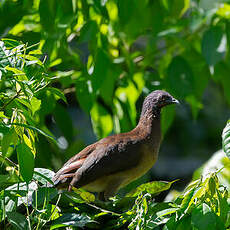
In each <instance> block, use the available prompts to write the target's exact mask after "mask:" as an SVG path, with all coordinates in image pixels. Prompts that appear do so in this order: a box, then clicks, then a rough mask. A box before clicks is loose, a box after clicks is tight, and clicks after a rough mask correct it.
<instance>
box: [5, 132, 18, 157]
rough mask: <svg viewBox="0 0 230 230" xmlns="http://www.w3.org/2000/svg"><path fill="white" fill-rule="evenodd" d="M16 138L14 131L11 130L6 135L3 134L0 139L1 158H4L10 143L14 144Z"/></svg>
mask: <svg viewBox="0 0 230 230" xmlns="http://www.w3.org/2000/svg"><path fill="white" fill-rule="evenodd" d="M17 139H18V136H17V134H16V132H15V130H14V128H11V129H10V130H9V131H8V132H7V133H6V134H4V136H3V139H2V156H3V157H5V156H6V154H7V151H8V149H9V147H10V144H11V143H14V145H15V144H16V142H17Z"/></svg>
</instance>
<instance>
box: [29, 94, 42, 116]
mask: <svg viewBox="0 0 230 230" xmlns="http://www.w3.org/2000/svg"><path fill="white" fill-rule="evenodd" d="M30 104H31V110H32V114H33V115H34V114H35V112H36V111H38V110H39V109H40V106H41V100H39V99H37V98H36V97H32V99H31V101H30Z"/></svg>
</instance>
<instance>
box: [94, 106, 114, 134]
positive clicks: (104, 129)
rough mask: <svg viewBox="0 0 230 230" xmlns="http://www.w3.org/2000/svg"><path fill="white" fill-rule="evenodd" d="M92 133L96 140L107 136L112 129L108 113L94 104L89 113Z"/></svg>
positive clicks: (111, 121)
mask: <svg viewBox="0 0 230 230" xmlns="http://www.w3.org/2000/svg"><path fill="white" fill-rule="evenodd" d="M90 115H91V119H92V124H93V129H94V132H95V133H96V135H97V137H98V138H102V137H106V136H108V135H109V134H110V133H111V132H112V129H113V120H112V117H111V115H110V114H109V113H108V111H107V110H106V109H105V108H104V107H103V106H101V105H100V104H97V103H95V104H94V105H93V108H92V109H91V111H90Z"/></svg>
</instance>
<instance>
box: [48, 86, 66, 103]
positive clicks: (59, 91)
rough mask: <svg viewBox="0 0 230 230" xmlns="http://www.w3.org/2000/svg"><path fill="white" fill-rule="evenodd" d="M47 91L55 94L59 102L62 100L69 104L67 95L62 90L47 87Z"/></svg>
mask: <svg viewBox="0 0 230 230" xmlns="http://www.w3.org/2000/svg"><path fill="white" fill-rule="evenodd" d="M46 90H48V91H50V92H51V93H52V94H54V96H55V98H56V99H57V100H58V99H62V100H63V101H64V102H65V103H67V101H66V97H65V95H64V93H63V92H62V91H61V90H60V89H57V88H50V87H47V88H46Z"/></svg>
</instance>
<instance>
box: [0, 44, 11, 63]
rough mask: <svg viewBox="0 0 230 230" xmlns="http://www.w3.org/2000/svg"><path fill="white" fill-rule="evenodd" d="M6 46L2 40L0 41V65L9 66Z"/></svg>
mask: <svg viewBox="0 0 230 230" xmlns="http://www.w3.org/2000/svg"><path fill="white" fill-rule="evenodd" d="M8 55H9V54H8V53H7V50H6V47H5V46H4V42H2V41H0V67H1V68H5V67H6V66H11V63H10V59H9V57H8Z"/></svg>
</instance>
